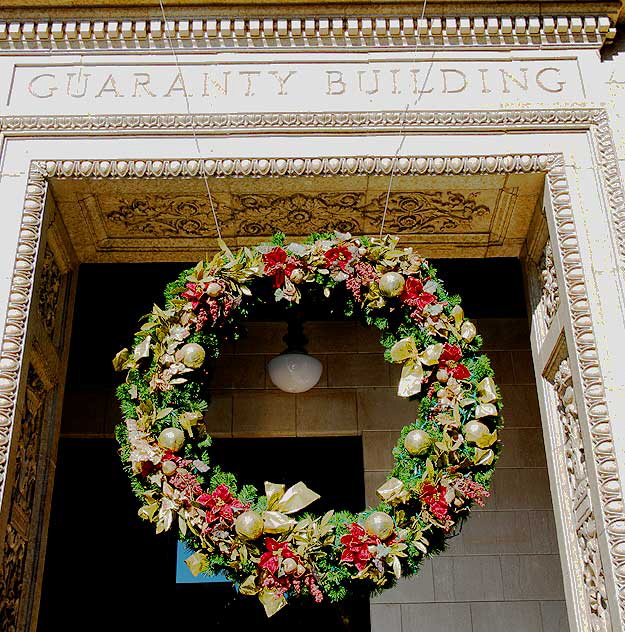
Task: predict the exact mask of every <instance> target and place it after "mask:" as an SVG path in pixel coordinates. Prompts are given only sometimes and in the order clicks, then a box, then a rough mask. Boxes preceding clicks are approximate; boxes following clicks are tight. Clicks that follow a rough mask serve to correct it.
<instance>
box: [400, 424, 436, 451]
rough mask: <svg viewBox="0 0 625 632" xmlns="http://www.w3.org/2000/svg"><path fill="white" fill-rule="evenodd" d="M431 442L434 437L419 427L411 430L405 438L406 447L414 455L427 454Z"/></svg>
mask: <svg viewBox="0 0 625 632" xmlns="http://www.w3.org/2000/svg"><path fill="white" fill-rule="evenodd" d="M431 444H432V438H431V437H430V435H429V434H428V433H427V432H425V430H421V429H419V428H417V429H416V430H411V431H410V432H409V433H408V434H407V435H406V438H405V439H404V448H406V450H408V452H409V454H413V455H419V454H425V453H426V452H427V451H428V450H429V448H430V445H431Z"/></svg>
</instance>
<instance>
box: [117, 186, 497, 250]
mask: <svg viewBox="0 0 625 632" xmlns="http://www.w3.org/2000/svg"><path fill="white" fill-rule="evenodd" d="M478 198H479V194H478V193H477V192H474V193H469V194H464V193H461V192H441V191H432V192H424V191H414V192H412V191H411V192H404V193H394V194H392V195H390V196H389V198H388V208H387V213H386V218H385V229H386V230H387V231H390V232H393V233H398V234H403V233H432V232H441V233H443V232H457V231H465V230H470V229H475V221H474V220H475V219H476V218H480V217H482V216H485V215H491V214H492V211H491V209H490V208H488V206H486V205H485V204H481V203H480V202H479V200H478ZM213 200H214V205H215V209H216V212H217V216H218V217H219V223H220V228H221V231H222V234H223V235H233V236H261V235H262V236H265V235H272V234H273V233H275V232H277V231H283V232H285V233H288V234H290V235H305V234H309V233H311V232H324V231H334V230H338V231H340V232H350V233H369V232H372V231H373V232H377V231H378V230H379V229H380V226H381V223H382V216H383V211H384V208H385V205H386V203H387V200H386V194H380V195H376V196H375V197H374V198H373V199H371V200H367V196H366V195H365V193H363V192H357V191H342V192H336V193H315V194H307V193H300V192H298V193H289V194H271V193H247V194H233V195H231V196H229V204H228V203H227V202H226V203H221V202H219V201H218V200H217V199H216V196H213ZM105 226H106V229H107V233H108V234H109V236H111V237H126V236H128V237H130V236H133V237H137V236H139V237H150V238H154V237H168V236H175V237H198V236H206V235H214V234H215V232H216V231H215V225H214V220H213V216H212V212H211V207H210V204H209V201H208V199H207V197H206V196H193V195H176V196H162V195H146V196H144V197H141V198H133V199H121V200H119V202H118V203H117V204H116V208H115V209H114V210H112V211H108V212H107V213H106V214H105ZM487 226H488V225H487Z"/></svg>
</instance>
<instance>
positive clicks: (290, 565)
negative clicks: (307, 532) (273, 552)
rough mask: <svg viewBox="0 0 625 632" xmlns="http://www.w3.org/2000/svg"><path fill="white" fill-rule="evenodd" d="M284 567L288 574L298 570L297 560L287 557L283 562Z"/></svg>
mask: <svg viewBox="0 0 625 632" xmlns="http://www.w3.org/2000/svg"><path fill="white" fill-rule="evenodd" d="M282 568H283V569H284V572H285V573H286V574H287V575H291V574H292V573H294V572H295V571H296V570H297V562H296V561H295V560H294V559H293V558H292V557H287V558H286V559H284V560H283V562H282Z"/></svg>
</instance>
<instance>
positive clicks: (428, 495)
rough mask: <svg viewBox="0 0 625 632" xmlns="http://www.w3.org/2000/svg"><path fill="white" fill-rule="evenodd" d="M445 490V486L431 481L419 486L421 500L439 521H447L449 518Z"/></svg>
mask: <svg viewBox="0 0 625 632" xmlns="http://www.w3.org/2000/svg"><path fill="white" fill-rule="evenodd" d="M445 492H446V489H445V487H443V486H442V485H432V483H425V484H424V485H423V487H422V488H421V502H422V503H423V504H424V505H426V507H427V508H428V510H429V512H430V513H431V514H432V515H433V516H434V517H435V518H436V519H437V520H439V521H440V522H447V519H448V518H449V503H448V502H447V500H446V499H445Z"/></svg>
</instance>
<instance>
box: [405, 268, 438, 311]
mask: <svg viewBox="0 0 625 632" xmlns="http://www.w3.org/2000/svg"><path fill="white" fill-rule="evenodd" d="M399 299H400V300H401V301H402V302H403V303H406V305H410V307H416V308H417V310H418V311H423V310H424V309H425V307H426V306H427V305H429V304H430V303H435V302H436V296H434V294H430V292H425V291H424V290H423V281H421V279H417V277H413V276H409V277H408V278H407V279H406V283H405V284H404V289H403V290H402V293H401V294H400V295H399ZM417 310H415V311H417Z"/></svg>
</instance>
